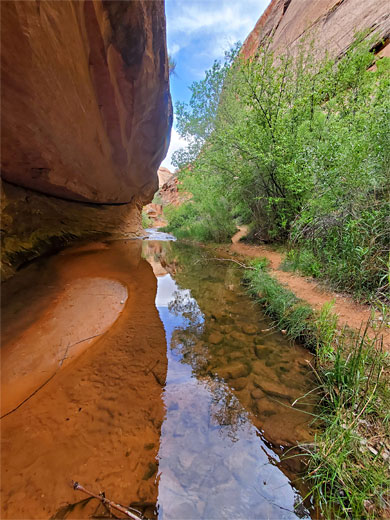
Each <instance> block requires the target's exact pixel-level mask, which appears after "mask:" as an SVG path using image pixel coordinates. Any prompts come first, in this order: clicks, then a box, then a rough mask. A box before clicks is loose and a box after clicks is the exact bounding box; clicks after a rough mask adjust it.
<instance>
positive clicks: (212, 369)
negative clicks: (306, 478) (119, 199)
mask: <svg viewBox="0 0 390 520" xmlns="http://www.w3.org/2000/svg"><path fill="white" fill-rule="evenodd" d="M170 238H171V237H169V236H167V235H159V233H158V231H155V230H154V231H153V234H149V235H148V237H147V238H146V239H143V240H127V241H115V242H101V243H95V244H89V245H85V246H77V247H73V248H69V249H66V250H64V251H62V252H60V253H58V254H57V255H54V256H52V257H50V258H47V259H44V260H40V261H37V262H34V263H32V264H31V265H30V266H28V267H27V268H26V269H23V270H21V271H20V272H19V273H18V274H17V275H16V276H15V277H14V278H13V279H11V280H10V281H9V282H6V284H5V285H4V290H3V306H4V309H5V310H4V312H3V320H4V322H5V323H4V330H5V334H4V335H3V345H2V359H3V364H2V371H3V372H4V373H3V377H5V379H4V381H5V385H8V386H5V387H4V389H3V395H2V401H3V402H4V399H5V405H6V406H5V408H4V410H5V411H6V413H8V415H6V416H5V417H3V419H2V421H1V427H2V482H1V486H2V489H1V495H2V518H19V519H21V518H26V519H27V518H34V519H38V518H89V517H91V516H92V515H94V516H95V517H96V516H97V517H99V518H100V517H101V518H103V517H109V513H108V512H107V510H106V509H105V508H104V507H103V505H102V504H100V503H99V502H98V501H97V500H96V499H88V498H87V497H85V496H83V495H82V494H80V493H79V492H77V491H74V490H73V489H72V487H71V485H70V482H71V480H76V481H78V482H80V483H81V484H82V485H83V486H84V487H86V488H87V489H90V490H91V491H93V492H94V493H99V492H101V491H104V492H105V493H106V496H107V497H108V498H110V499H111V500H114V501H115V502H119V503H121V504H122V505H124V506H132V507H135V508H136V509H137V510H139V511H141V512H142V514H143V515H144V517H145V518H162V519H184V518H185V519H192V518H194V519H211V518H213V519H220V518H221V519H223V518H229V519H230V518H242V519H248V518H252V519H295V518H311V517H314V516H315V513H314V510H313V508H312V505H311V504H310V503H309V502H308V501H305V500H304V499H303V498H304V496H305V495H306V492H307V490H306V489H305V486H304V483H302V482H301V479H300V476H299V475H300V472H301V471H302V469H303V466H302V464H303V459H302V457H300V456H297V455H299V452H298V451H297V449H296V448H295V447H296V445H297V444H299V443H305V442H311V441H312V439H313V434H314V432H313V430H312V428H311V419H312V415H311V414H312V413H313V411H314V406H315V401H314V397H313V389H314V387H315V382H314V381H313V379H312V375H311V370H310V367H309V363H310V362H311V355H310V354H309V353H308V352H307V351H306V350H305V349H303V348H302V347H300V346H299V345H297V344H293V343H291V342H289V341H288V340H287V339H286V338H285V337H284V336H283V335H282V334H280V333H278V332H277V331H276V330H275V329H274V328H272V324H271V323H270V321H269V320H267V319H266V318H265V317H264V316H263V315H262V313H261V310H260V309H259V308H258V307H256V305H255V304H254V303H253V302H252V301H251V300H250V298H249V297H248V296H247V295H246V294H245V290H244V288H243V287H242V286H241V284H240V279H241V272H240V268H239V266H237V265H236V264H234V263H232V262H225V261H224V262H222V261H220V260H219V259H217V258H215V257H213V256H210V255H209V254H208V253H207V251H206V250H203V249H200V248H196V247H195V246H191V245H187V244H183V243H180V242H174V241H172V240H169V239H170ZM99 295H100V296H99ZM29 338H30V341H28V339H29ZM84 340H85V341H84ZM66 349H67V350H66ZM73 349H74V352H72V350H73ZM18 359H20V363H18ZM42 374H44V375H45V376H43V375H42ZM47 375H48V376H49V380H48V381H47ZM45 378H46V379H45ZM42 382H43V383H42ZM8 395H9V397H8ZM2 404H3V403H2ZM119 516H120V514H119Z"/></svg>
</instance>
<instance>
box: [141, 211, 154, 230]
mask: <svg viewBox="0 0 390 520" xmlns="http://www.w3.org/2000/svg"><path fill="white" fill-rule="evenodd" d="M152 224H153V221H152V219H151V218H150V217H148V215H147V214H146V213H145V212H144V211H143V212H142V227H143V228H144V229H146V228H150V227H152Z"/></svg>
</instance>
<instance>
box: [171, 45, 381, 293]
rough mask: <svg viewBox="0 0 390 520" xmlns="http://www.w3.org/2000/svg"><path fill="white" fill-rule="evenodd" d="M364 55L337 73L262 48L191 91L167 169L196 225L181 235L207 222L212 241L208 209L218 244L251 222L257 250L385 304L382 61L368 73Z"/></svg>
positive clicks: (232, 59) (357, 48)
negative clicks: (281, 249)
mask: <svg viewBox="0 0 390 520" xmlns="http://www.w3.org/2000/svg"><path fill="white" fill-rule="evenodd" d="M369 47H370V43H369V42H367V41H364V40H362V38H360V39H359V38H358V39H357V40H356V43H355V44H354V45H353V46H352V48H351V49H350V50H349V51H348V52H347V53H346V55H345V56H344V57H343V58H342V59H340V60H338V61H337V62H336V63H335V62H334V61H333V60H329V59H327V58H325V59H323V60H322V61H314V59H313V58H312V56H313V55H314V53H311V52H310V49H307V48H302V49H301V51H300V52H299V53H298V54H297V55H296V56H295V57H292V56H278V57H277V58H275V57H274V55H273V54H272V52H270V51H269V47H267V46H264V47H263V48H262V49H260V51H259V53H258V55H257V56H256V57H255V58H254V59H251V60H247V61H244V60H242V59H241V58H240V57H239V56H237V47H236V48H235V49H234V50H233V51H232V52H231V53H230V54H228V55H227V57H226V60H225V62H224V63H219V62H216V63H215V64H214V65H213V67H212V68H211V69H210V70H209V71H207V72H206V77H205V79H204V80H202V81H200V82H197V83H194V84H193V85H192V87H191V90H192V97H191V100H190V102H189V104H187V105H186V104H179V105H178V106H177V112H176V116H177V121H178V131H179V133H180V134H181V136H182V137H184V138H185V139H186V140H187V141H188V143H189V147H188V149H187V150H186V151H179V152H178V153H177V154H176V156H175V160H176V166H178V167H179V168H181V170H182V171H181V173H180V177H181V180H182V182H183V186H184V189H186V190H187V191H189V192H191V193H192V194H193V199H192V204H193V205H194V209H193V212H194V213H196V215H197V217H196V222H197V224H196V225H194V226H192V225H189V224H188V225H187V224H186V226H187V229H186V233H187V234H188V236H189V234H190V233H191V232H192V230H194V232H195V231H196V233H197V234H198V235H199V230H198V225H199V224H198V222H202V224H201V225H202V226H205V227H208V226H209V225H210V224H209V222H213V225H212V227H213V232H212V233H204V235H205V236H210V237H214V236H215V235H216V234H217V233H216V232H215V228H216V226H217V225H219V224H218V222H219V220H218V218H217V217H216V210H218V211H221V212H222V213H223V216H222V217H221V224H223V232H222V233H221V235H222V236H225V235H226V230H227V228H228V227H229V226H227V222H229V221H230V222H231V223H233V222H235V221H240V222H244V223H250V224H251V225H252V229H253V234H254V235H256V236H257V237H259V238H260V239H262V240H265V241H275V240H278V241H286V240H291V241H292V243H293V247H294V250H301V253H300V254H299V259H298V258H294V257H293V253H292V257H291V258H290V260H292V263H295V264H296V265H297V266H298V265H299V268H300V269H302V270H303V271H304V272H306V273H307V274H311V275H314V276H326V277H327V278H329V279H330V280H331V281H332V282H333V283H334V284H335V285H337V286H338V287H339V288H342V289H346V290H349V291H352V292H354V293H355V294H356V295H357V296H359V297H366V298H367V297H369V296H370V295H374V296H376V297H379V298H382V299H386V298H388V297H389V296H388V295H389V289H390V282H389V276H390V275H389V243H390V140H389V139H388V136H389V133H390V117H389V116H390V63H389V62H390V60H389V59H387V58H383V59H381V60H380V61H379V62H378V64H377V65H378V66H377V69H376V70H375V71H373V70H367V69H368V66H369V65H370V64H371V63H372V62H373V59H374V58H373V55H372V53H371V52H370V51H369ZM185 166H188V167H187V168H185ZM205 223H207V224H205ZM213 239H214V238H213Z"/></svg>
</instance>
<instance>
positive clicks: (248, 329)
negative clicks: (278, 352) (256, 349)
mask: <svg viewBox="0 0 390 520" xmlns="http://www.w3.org/2000/svg"><path fill="white" fill-rule="evenodd" d="M241 330H242V332H244V333H245V334H256V332H258V329H257V327H256V325H252V324H251V323H246V324H245V325H243V326H242V328H241Z"/></svg>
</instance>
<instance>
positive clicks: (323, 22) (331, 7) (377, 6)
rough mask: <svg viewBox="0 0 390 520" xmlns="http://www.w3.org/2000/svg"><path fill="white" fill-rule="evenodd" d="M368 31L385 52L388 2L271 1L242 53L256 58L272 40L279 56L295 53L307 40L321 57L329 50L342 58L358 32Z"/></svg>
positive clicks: (389, 14)
mask: <svg viewBox="0 0 390 520" xmlns="http://www.w3.org/2000/svg"><path fill="white" fill-rule="evenodd" d="M366 29H368V30H369V32H370V34H373V33H376V34H377V38H376V41H377V44H378V47H377V50H378V51H379V50H381V49H382V52H383V48H384V47H386V46H387V47H388V45H389V38H390V9H389V2H388V1H387V0H272V2H271V3H270V5H269V6H268V8H267V9H266V10H265V12H264V14H263V16H262V17H261V18H260V19H259V21H258V22H257V24H256V26H255V28H254V29H253V31H252V32H251V33H250V34H249V36H248V37H247V39H246V40H245V42H244V45H243V48H242V54H243V56H244V57H246V58H248V57H250V56H253V55H254V54H255V53H256V51H257V49H258V48H259V47H260V46H261V44H262V43H264V42H265V41H266V40H267V39H268V38H272V43H271V48H272V49H273V50H274V51H275V53H276V54H280V53H282V52H286V49H288V50H289V51H290V52H293V51H294V48H296V47H297V45H299V44H300V43H302V42H303V41H304V40H305V39H307V41H308V42H311V41H312V40H314V51H316V52H318V53H319V54H321V53H323V52H325V51H328V52H329V54H330V55H331V56H339V55H342V54H343V53H344V52H345V51H346V50H347V49H348V47H349V46H350V45H351V43H352V41H353V40H354V36H355V34H356V32H358V31H361V30H366ZM382 39H383V40H384V42H383V43H380V41H381V40H382ZM385 53H386V52H384V54H385Z"/></svg>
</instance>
